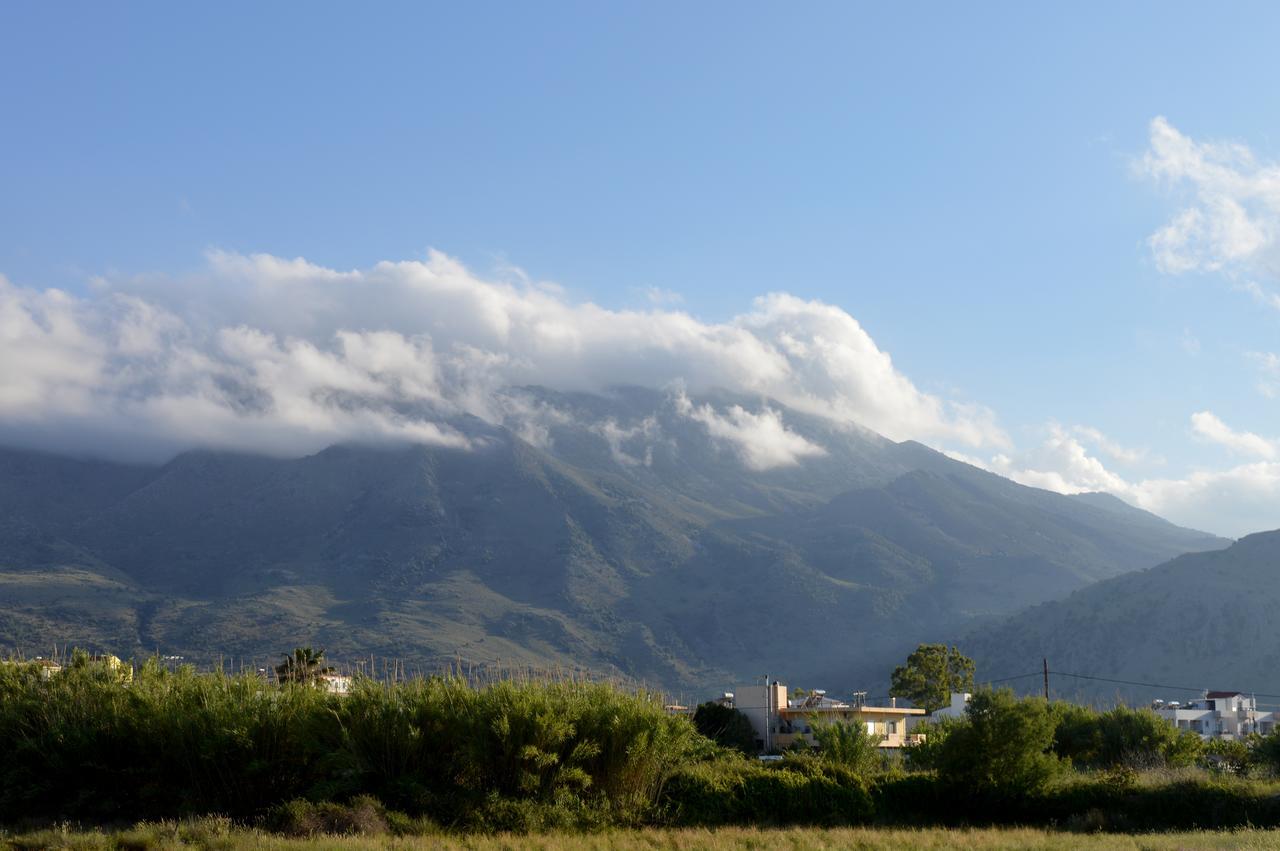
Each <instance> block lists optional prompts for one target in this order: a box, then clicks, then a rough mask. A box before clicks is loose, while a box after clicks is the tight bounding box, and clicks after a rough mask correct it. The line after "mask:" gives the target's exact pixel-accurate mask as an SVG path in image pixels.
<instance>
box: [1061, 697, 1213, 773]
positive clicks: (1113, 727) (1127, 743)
mask: <svg viewBox="0 0 1280 851" xmlns="http://www.w3.org/2000/svg"><path fill="white" fill-rule="evenodd" d="M1050 712H1051V714H1052V715H1053V716H1054V718H1055V721H1056V729H1055V731H1054V741H1053V750H1054V752H1055V753H1056V754H1058V755H1059V756H1060V757H1062V758H1064V759H1068V760H1070V761H1071V762H1072V764H1073V765H1075V766H1077V767H1079V768H1113V767H1116V766H1127V767H1129V768H1157V767H1166V766H1169V767H1179V766H1186V765H1192V764H1194V763H1195V762H1196V760H1197V759H1198V758H1199V757H1200V756H1201V755H1202V753H1203V750H1204V748H1203V744H1202V742H1201V740H1200V737H1199V736H1198V735H1196V734H1195V733H1193V732H1191V731H1190V730H1183V731H1179V730H1177V729H1176V728H1175V727H1173V725H1171V724H1170V723H1169V722H1168V721H1165V720H1164V719H1163V718H1161V717H1160V716H1158V715H1156V714H1155V713H1154V712H1152V711H1151V710H1150V709H1130V708H1128V707H1125V706H1117V707H1116V708H1115V709H1111V710H1109V711H1107V712H1102V713H1098V712H1094V711H1093V710H1091V709H1087V708H1085V707H1083V706H1074V705H1072V704H1069V703H1055V704H1052V705H1051V706H1050Z"/></svg>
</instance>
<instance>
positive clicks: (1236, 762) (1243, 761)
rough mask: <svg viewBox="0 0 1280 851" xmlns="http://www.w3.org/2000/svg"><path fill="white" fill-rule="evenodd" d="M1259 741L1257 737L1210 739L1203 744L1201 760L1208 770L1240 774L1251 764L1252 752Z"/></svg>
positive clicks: (1252, 759)
mask: <svg viewBox="0 0 1280 851" xmlns="http://www.w3.org/2000/svg"><path fill="white" fill-rule="evenodd" d="M1197 738H1199V737H1198V736H1197ZM1260 740H1261V737H1258V736H1255V737H1251V738H1249V739H1211V740H1210V741H1208V742H1206V743H1205V744H1204V749H1203V754H1202V759H1203V761H1204V763H1205V765H1207V766H1208V767H1209V768H1214V769H1217V770H1218V771H1225V772H1228V773H1231V774H1240V773H1242V772H1244V771H1245V770H1247V769H1248V768H1249V766H1250V765H1252V764H1253V762H1254V752H1255V751H1256V750H1257V742H1258V741H1260Z"/></svg>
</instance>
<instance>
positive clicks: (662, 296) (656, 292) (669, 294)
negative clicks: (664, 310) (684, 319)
mask: <svg viewBox="0 0 1280 851" xmlns="http://www.w3.org/2000/svg"><path fill="white" fill-rule="evenodd" d="M643 292H644V297H645V298H646V299H648V300H649V303H650V304H653V305H658V306H661V305H666V304H683V303H684V296H682V295H681V294H680V293H678V292H676V291H675V290H664V289H663V288H662V287H645V288H644V290H643Z"/></svg>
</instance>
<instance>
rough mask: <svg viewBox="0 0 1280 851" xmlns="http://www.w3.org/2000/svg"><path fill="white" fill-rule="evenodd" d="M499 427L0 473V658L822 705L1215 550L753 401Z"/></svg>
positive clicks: (1133, 514)
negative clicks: (761, 696)
mask: <svg viewBox="0 0 1280 851" xmlns="http://www.w3.org/2000/svg"><path fill="white" fill-rule="evenodd" d="M511 406H512V408H513V410H518V411H519V413H520V415H519V416H518V417H512V418H510V419H509V420H508V421H507V424H506V425H493V424H490V423H486V422H481V421H480V420H476V419H474V418H459V419H457V420H455V421H452V422H451V423H450V425H451V426H452V427H454V428H455V429H457V430H459V431H460V432H462V433H464V434H465V435H467V437H468V440H469V441H470V444H471V446H470V448H468V449H456V448H440V447H428V446H396V447H390V446H384V447H369V446H350V445H342V446H334V447H331V448H329V449H327V450H325V451H323V452H320V453H318V454H315V455H311V456H308V457H305V458H296V459H279V458H265V457H259V456H252V455H242V454H235V453H228V452H210V451H198V452H187V453H184V454H182V455H179V456H178V457H176V458H174V459H172V460H171V461H169V462H168V463H166V464H164V465H161V466H158V467H139V466H130V465H117V464H109V463H106V462H101V461H84V460H75V459H68V458H60V457H54V456H49V455H41V454H38V453H31V452H21V451H16V450H9V451H3V452H0V507H3V508H4V510H5V514H4V517H5V520H4V521H3V523H0V590H2V591H3V593H0V601H4V602H3V603H0V645H7V646H8V647H10V648H19V649H22V650H24V651H25V652H28V653H35V652H41V651H42V650H43V649H45V648H47V647H48V646H49V645H51V644H52V643H54V642H57V643H59V644H79V645H88V646H93V647H100V648H103V649H110V650H112V651H113V652H116V653H119V654H123V655H127V654H138V653H144V652H152V651H155V650H159V651H161V652H163V653H173V654H181V655H184V656H186V657H188V658H190V659H193V660H206V661H207V660H210V659H214V658H218V657H223V658H231V659H236V658H247V659H253V660H256V661H257V663H259V664H262V663H263V662H264V661H265V659H266V658H267V657H270V656H272V655H274V654H277V653H280V652H283V651H286V650H288V649H290V648H292V647H293V646H295V645H298V644H316V645H320V646H324V647H327V648H328V649H329V653H330V655H331V656H332V657H334V658H336V659H344V658H345V659H347V660H351V659H354V658H366V657H368V656H369V655H371V654H372V655H374V656H379V657H391V658H399V659H402V660H405V661H406V662H408V663H410V664H416V665H421V666H423V667H428V668H429V667H435V666H438V665H440V664H442V663H448V662H451V661H456V662H460V663H465V664H482V665H487V664H502V665H535V666H581V667H587V668H590V669H592V670H594V671H598V672H603V673H611V674H617V675H623V676H627V677H632V678H638V679H644V680H648V681H651V682H656V683H660V684H662V685H664V686H667V687H670V688H673V689H679V688H687V689H705V688H710V687H718V686H721V685H724V684H727V683H732V682H734V681H736V680H739V679H741V678H742V677H747V676H755V675H759V674H761V673H764V672H765V671H766V670H768V671H771V672H777V673H780V674H781V673H785V675H786V676H788V677H789V678H791V679H792V681H794V682H799V681H802V680H803V681H807V682H812V683H827V684H830V685H832V686H833V687H837V688H843V687H851V686H853V685H855V684H859V683H866V682H879V681H882V680H883V679H884V678H885V676H886V674H887V671H888V669H889V668H890V667H891V666H892V665H893V664H895V663H896V662H898V661H900V659H901V658H902V657H903V656H904V655H905V653H906V652H907V651H908V650H909V649H910V648H912V647H913V646H914V645H915V644H916V643H917V642H919V641H924V640H931V639H938V638H942V637H946V636H948V635H954V634H956V633H957V632H959V631H961V630H963V629H965V628H967V627H968V626H969V625H971V624H973V623H975V622H976V621H978V620H981V619H990V618H995V617H1000V616H1004V615H1008V614H1010V613H1012V612H1014V611H1017V610H1018V609H1020V608H1022V607H1024V606H1026V605H1030V604H1034V603H1039V602H1041V601H1043V600H1046V599H1049V598H1050V597H1053V596H1057V595H1060V594H1065V593H1068V592H1070V591H1073V590H1075V589H1078V588H1081V587H1083V586H1085V585H1087V584H1088V583H1091V582H1094V581H1096V580H1100V579H1106V578H1110V577H1114V576H1117V575H1120V574H1122V573H1126V572H1128V571H1132V570H1136V569H1139V568H1144V567H1149V566H1151V565H1153V564H1157V563H1159V562H1161V561H1164V560H1166V559H1168V558H1170V557H1171V556H1174V555H1177V554H1179V553H1183V552H1188V551H1192V550H1205V549H1212V548H1216V547H1221V546H1224V545H1225V544H1226V542H1225V541H1222V540H1221V539H1217V538H1214V537H1212V536H1208V535H1205V534H1203V533H1199V532H1194V531H1190V530H1186V529H1181V528H1179V527H1176V526H1173V525H1172V524H1169V523H1166V522H1165V521H1163V520H1160V519H1159V518H1156V517H1154V516H1153V515H1149V514H1146V513H1145V512H1140V511H1138V510H1137V509H1132V508H1129V507H1127V506H1124V505H1123V503H1120V504H1119V505H1115V504H1111V503H1109V502H1106V503H1102V504H1099V501H1098V500H1097V499H1090V498H1085V499H1082V498H1072V497H1065V496H1061V495H1058V494H1053V493H1049V492H1046V491H1041V490H1036V489H1033V488H1027V487H1023V486H1021V485H1017V484H1015V483H1013V482H1010V481H1008V480H1005V479H1002V478H1000V477H999V476H995V475H993V474H990V473H987V472H984V471H982V470H978V469H976V468H974V467H971V466H968V465H966V464H962V463H960V462H957V461H954V460H952V459H950V458H948V457H946V456H944V455H942V454H940V453H938V452H935V451H933V450H931V449H928V448H927V447H925V446H923V445H921V444H918V443H913V442H905V443H895V442H893V441H890V440H887V439H885V438H884V437H881V436H880V435H877V434H875V433H873V432H870V431H867V430H865V429H860V428H856V427H847V426H843V425H839V424H836V423H832V422H830V421H827V420H824V419H822V418H819V417H813V416H808V415H804V414H801V413H799V412H796V411H791V410H788V409H786V408H785V407H783V406H781V405H778V404H776V403H773V402H765V401H762V400H758V399H756V400H752V399H745V398H740V397H733V396H729V395H727V394H710V395H708V396H705V397H701V398H698V399H694V400H690V399H688V398H686V397H684V396H683V395H680V396H676V397H673V396H672V395H670V394H661V393H654V392H652V391H645V390H638V389H619V390H617V391H615V392H613V393H611V394H609V395H605V396H597V395H587V394H563V393H554V392H552V391H548V390H545V389H541V388H525V389H523V390H521V391H519V392H518V395H513V396H512V397H511ZM753 441H754V442H753ZM762 447H763V448H762ZM766 449H767V450H768V451H769V452H770V453H772V454H762V452H764V450H766ZM779 453H782V454H781V455H780V454H779ZM786 453H791V454H790V455H787V454H786ZM1116 502H1118V501H1116Z"/></svg>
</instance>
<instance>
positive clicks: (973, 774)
mask: <svg viewBox="0 0 1280 851" xmlns="http://www.w3.org/2000/svg"><path fill="white" fill-rule="evenodd" d="M1054 726H1055V725H1054V719H1053V716H1051V715H1050V713H1049V710H1048V706H1047V705H1046V703H1045V702H1044V701H1043V700H1039V699H1036V698H1026V699H1022V700H1019V699H1018V698H1016V697H1015V696H1014V694H1013V692H1012V691H1010V690H1008V689H1004V690H1001V691H990V690H986V691H979V692H978V693H976V694H975V695H974V696H973V699H972V700H971V701H970V702H969V708H968V710H967V711H966V712H965V716H964V718H963V720H961V721H959V722H956V723H952V724H950V725H947V726H946V728H945V732H944V734H943V735H942V736H940V737H939V738H940V741H938V742H937V743H936V745H931V746H929V748H928V751H927V753H926V754H924V755H925V756H926V761H927V762H929V763H931V764H932V767H933V768H934V769H935V770H936V771H937V772H938V776H939V777H940V778H941V779H942V780H943V781H944V782H946V783H947V784H949V785H951V786H952V787H953V788H955V789H958V790H961V791H963V792H964V793H966V794H971V795H978V796H991V797H1001V798H1008V797H1014V796H1019V795H1026V794H1029V793H1033V792H1036V791H1038V790H1039V789H1041V788H1042V787H1043V786H1044V784H1045V783H1046V782H1047V781H1048V780H1049V778H1050V777H1052V776H1053V775H1054V774H1055V773H1056V772H1057V770H1058V767H1059V761H1058V758H1057V756H1055V755H1054V754H1053V753H1051V752H1050V748H1051V747H1052V745H1053V741H1054Z"/></svg>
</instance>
